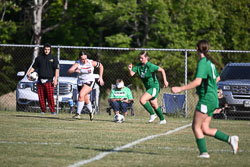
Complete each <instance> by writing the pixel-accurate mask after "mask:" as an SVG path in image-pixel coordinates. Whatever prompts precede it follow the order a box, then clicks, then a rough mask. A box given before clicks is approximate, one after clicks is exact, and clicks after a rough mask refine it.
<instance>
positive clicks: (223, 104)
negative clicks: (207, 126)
mask: <svg viewBox="0 0 250 167" xmlns="http://www.w3.org/2000/svg"><path fill="white" fill-rule="evenodd" d="M217 93H218V98H219V108H217V109H216V111H215V112H214V114H218V113H220V112H222V111H224V110H225V108H227V107H228V104H227V101H226V98H225V96H224V95H223V91H222V89H220V88H219V89H218V90H217Z"/></svg>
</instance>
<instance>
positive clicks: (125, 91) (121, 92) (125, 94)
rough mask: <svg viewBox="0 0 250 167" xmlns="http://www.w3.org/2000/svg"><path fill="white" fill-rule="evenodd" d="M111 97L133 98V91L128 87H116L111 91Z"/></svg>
mask: <svg viewBox="0 0 250 167" xmlns="http://www.w3.org/2000/svg"><path fill="white" fill-rule="evenodd" d="M109 98H110V99H120V98H127V99H128V100H132V99H133V96H132V92H131V90H130V89H129V88H128V87H126V86H125V87H123V88H122V89H118V88H114V89H112V91H111V94H110V96H109Z"/></svg>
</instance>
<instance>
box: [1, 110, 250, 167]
mask: <svg viewBox="0 0 250 167" xmlns="http://www.w3.org/2000/svg"><path fill="white" fill-rule="evenodd" d="M71 116H72V115H70V114H67V113H63V114H58V115H56V116H53V115H51V114H49V113H47V114H45V115H40V114H39V113H28V112H10V111H0V130H1V133H0V166H1V167H6V166H8V167H15V166H23V167H31V166H32V167H49V166H53V167H54V166H55V167H64V166H65V167H66V166H70V165H73V166H77V165H76V163H78V162H86V161H84V160H89V161H88V162H89V163H86V164H85V165H83V166H87V167H99V166H100V167H116V166H119V167H125V166H126V167H158V166H159V167H161V166H169V167H174V166H188V167H189V166H197V167H198V166H199V167H200V166H206V167H207V166H211V167H212V166H213V167H214V166H226V167H231V166H238V167H242V166H249V165H250V130H249V129H250V122H249V121H238V120H213V123H212V127H217V128H219V129H220V130H221V131H223V132H225V133H228V134H231V135H232V134H237V135H238V136H239V137H240V144H239V152H238V154H237V155H233V153H232V149H231V147H230V145H228V144H226V143H223V142H221V141H218V140H216V139H214V138H211V137H206V141H207V147H208V151H209V153H210V156H211V158H210V159H198V158H197V155H198V153H199V152H198V150H197V147H196V143H195V139H194V136H193V133H192V130H191V127H190V123H191V121H192V120H191V119H189V118H188V119H184V118H181V117H180V118H176V117H175V118H174V117H167V118H166V119H167V121H168V123H167V124H166V125H158V124H157V123H158V121H155V122H154V123H152V124H148V123H146V122H147V120H148V115H147V114H144V115H143V114H142V115H140V116H137V115H136V116H134V117H131V116H128V117H127V118H126V121H125V122H124V123H122V124H119V123H114V122H112V118H113V116H109V115H108V114H106V113H101V114H98V115H95V120H94V121H92V122H90V121H89V120H88V115H83V116H82V120H73V119H72V118H71ZM185 125H186V127H183V126H185ZM180 127H183V129H178V128H180ZM160 134H161V135H160ZM153 135H155V136H153ZM148 136H150V137H148ZM140 139H141V140H140ZM94 158H96V159H94Z"/></svg>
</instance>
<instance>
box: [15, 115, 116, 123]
mask: <svg viewBox="0 0 250 167" xmlns="http://www.w3.org/2000/svg"><path fill="white" fill-rule="evenodd" d="M13 116H14V117H21V118H38V119H55V120H62V121H85V120H87V121H89V119H87V118H81V119H74V118H72V117H69V118H60V117H57V116H53V115H51V116H45V115H13ZM92 122H113V121H112V120H104V119H94V120H93V121H92Z"/></svg>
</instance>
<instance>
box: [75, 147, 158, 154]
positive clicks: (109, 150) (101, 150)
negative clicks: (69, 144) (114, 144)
mask: <svg viewBox="0 0 250 167" xmlns="http://www.w3.org/2000/svg"><path fill="white" fill-rule="evenodd" d="M75 148H76V149H83V150H93V151H98V152H123V153H138V154H150V155H152V154H154V155H162V153H161V154H159V153H154V152H139V151H132V150H114V149H97V148H96V149H95V148H94V149H93V148H87V147H80V146H78V147H75Z"/></svg>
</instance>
